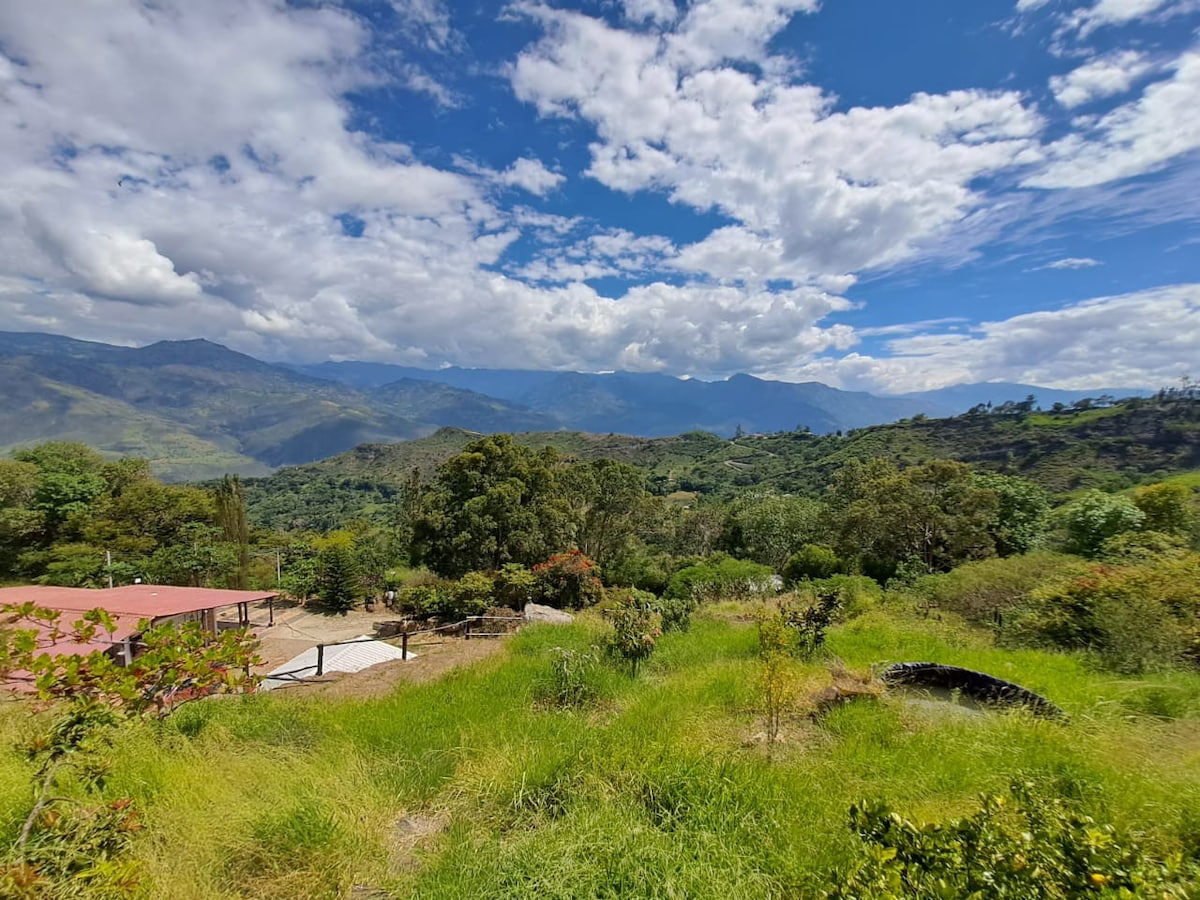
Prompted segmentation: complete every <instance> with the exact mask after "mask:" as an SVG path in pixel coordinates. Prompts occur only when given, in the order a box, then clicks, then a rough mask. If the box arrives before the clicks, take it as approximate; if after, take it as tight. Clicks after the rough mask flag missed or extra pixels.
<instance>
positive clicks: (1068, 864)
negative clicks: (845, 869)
mask: <svg viewBox="0 0 1200 900" xmlns="http://www.w3.org/2000/svg"><path fill="white" fill-rule="evenodd" d="M1010 795H1011V797H1010V798H1005V797H984V798H983V800H982V805H981V808H980V810H979V811H978V812H976V813H974V814H973V815H970V816H964V817H963V818H961V819H952V820H950V821H949V822H944V823H935V824H928V825H921V824H916V823H914V822H911V821H909V820H908V819H905V818H902V817H901V816H899V815H897V814H896V813H894V812H892V811H891V810H890V809H889V808H888V807H887V806H886V805H885V804H883V803H879V802H867V803H863V804H861V805H858V806H855V807H853V808H852V809H851V810H850V827H851V828H852V829H853V830H854V831H855V833H856V834H857V835H858V837H859V838H860V839H861V840H862V842H863V843H864V844H866V845H867V847H868V848H869V850H868V851H867V852H866V853H865V854H864V858H863V861H862V862H861V863H859V865H858V867H857V868H856V869H854V870H853V871H852V872H850V873H849V874H848V875H842V874H840V873H839V874H838V875H836V876H835V881H836V883H837V886H836V887H835V888H833V889H832V890H830V891H826V892H825V897H827V898H837V900H866V898H872V900H874V898H879V900H888V898H897V900H898V898H924V897H980V898H982V897H1012V898H1037V897H1045V898H1063V900H1075V898H1084V897H1095V896H1108V897H1114V898H1115V897H1164V898H1172V897H1178V898H1186V897H1188V896H1190V893H1189V889H1190V888H1192V887H1195V886H1196V885H1197V884H1198V879H1200V869H1198V868H1197V867H1196V865H1195V864H1194V863H1192V862H1185V861H1184V860H1183V858H1182V856H1181V855H1180V854H1175V855H1174V856H1172V857H1169V858H1167V859H1165V860H1157V859H1154V858H1153V857H1151V856H1150V855H1149V854H1148V853H1147V852H1146V851H1145V850H1144V849H1143V848H1142V847H1141V845H1140V844H1139V843H1138V842H1137V841H1136V840H1134V839H1133V838H1131V837H1129V836H1127V835H1122V834H1120V833H1119V832H1118V831H1117V829H1116V828H1114V827H1113V826H1112V825H1098V824H1097V823H1096V822H1094V821H1093V820H1092V819H1091V818H1089V817H1088V816H1085V815H1082V814H1081V813H1080V812H1079V811H1078V810H1076V809H1075V808H1074V807H1073V806H1071V805H1070V804H1069V803H1068V802H1067V801H1064V800H1058V799H1047V798H1045V797H1043V796H1040V795H1039V794H1038V793H1037V791H1036V790H1035V788H1034V786H1033V785H1031V784H1028V783H1016V784H1014V785H1013V786H1012V787H1011V789H1010Z"/></svg>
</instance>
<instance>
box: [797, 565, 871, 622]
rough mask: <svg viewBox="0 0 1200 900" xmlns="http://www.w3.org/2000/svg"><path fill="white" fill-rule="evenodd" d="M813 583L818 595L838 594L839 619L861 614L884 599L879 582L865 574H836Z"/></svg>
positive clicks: (851, 617)
mask: <svg viewBox="0 0 1200 900" xmlns="http://www.w3.org/2000/svg"><path fill="white" fill-rule="evenodd" d="M811 584H812V588H813V590H814V591H816V594H817V596H818V597H820V596H822V595H824V594H834V595H836V596H837V602H838V607H839V609H838V621H843V620H845V619H853V618H854V617H855V616H861V615H862V614H863V613H865V612H867V611H868V610H870V609H872V608H874V607H875V606H877V605H879V603H880V601H882V600H883V588H881V587H880V586H879V582H878V581H876V580H875V579H874V578H868V577H867V576H865V575H834V576H832V577H830V578H822V579H818V580H815V581H813V582H812V583H811Z"/></svg>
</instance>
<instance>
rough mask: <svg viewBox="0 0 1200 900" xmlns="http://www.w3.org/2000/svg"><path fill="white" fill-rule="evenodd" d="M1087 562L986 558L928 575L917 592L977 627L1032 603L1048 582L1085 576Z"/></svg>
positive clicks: (1054, 557) (1043, 555)
mask: <svg viewBox="0 0 1200 900" xmlns="http://www.w3.org/2000/svg"><path fill="white" fill-rule="evenodd" d="M1086 569H1087V563H1085V562H1083V561H1082V560H1080V559H1079V558H1078V557H1074V556H1068V555H1066V554H1063V553H1050V552H1048V551H1036V552H1034V553H1027V554H1025V555H1024V556H1008V557H1005V558H1003V559H982V560H979V561H977V562H969V563H964V564H963V565H961V566H959V567H957V568H956V569H952V570H951V571H949V572H945V573H943V574H939V575H926V576H925V577H924V578H920V579H918V580H917V582H916V583H915V584H914V585H913V587H912V590H913V593H914V594H915V595H916V596H917V597H918V598H919V599H921V600H923V601H925V602H926V603H929V604H933V605H936V606H938V607H940V608H942V609H947V610H950V611H951V612H955V613H958V614H959V615H961V616H963V617H964V618H966V619H967V620H969V621H971V622H975V623H976V624H981V623H985V622H986V623H991V622H994V621H996V619H997V617H1002V616H1004V615H1005V614H1007V613H1008V612H1009V611H1010V610H1012V609H1013V608H1014V607H1016V606H1019V605H1020V604H1022V603H1024V602H1025V601H1026V600H1028V598H1029V596H1030V594H1031V593H1032V592H1033V590H1034V589H1035V588H1037V587H1038V586H1040V585H1042V584H1044V583H1045V582H1046V581H1047V580H1048V579H1051V578H1054V577H1056V576H1057V577H1062V576H1064V575H1071V574H1077V573H1082V572H1084V571H1086Z"/></svg>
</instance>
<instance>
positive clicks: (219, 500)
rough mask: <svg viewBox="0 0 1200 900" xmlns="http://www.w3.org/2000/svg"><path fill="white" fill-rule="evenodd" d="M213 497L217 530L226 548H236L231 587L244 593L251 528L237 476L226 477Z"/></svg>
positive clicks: (243, 492) (248, 564)
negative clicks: (235, 567) (235, 563)
mask: <svg viewBox="0 0 1200 900" xmlns="http://www.w3.org/2000/svg"><path fill="white" fill-rule="evenodd" d="M213 493H214V495H215V497H216V506H217V510H216V512H217V516H216V521H217V527H218V528H220V529H221V535H222V537H223V538H224V539H225V542H226V543H227V544H232V545H233V546H234V547H236V548H237V561H238V564H237V569H236V570H235V574H234V577H233V585H232V586H233V587H235V588H237V589H238V590H243V591H244V590H245V589H246V583H247V578H248V576H249V571H250V525H249V523H248V522H247V520H246V493H245V491H243V490H242V481H241V479H240V478H238V476H236V475H226V476H225V477H224V478H222V479H221V483H220V484H218V485H217V488H216V490H215V491H214V492H213Z"/></svg>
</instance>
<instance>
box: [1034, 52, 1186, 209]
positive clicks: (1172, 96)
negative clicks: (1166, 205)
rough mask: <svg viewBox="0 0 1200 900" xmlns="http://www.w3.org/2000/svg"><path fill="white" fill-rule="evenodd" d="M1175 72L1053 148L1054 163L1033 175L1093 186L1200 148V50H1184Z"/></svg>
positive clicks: (1052, 184) (1054, 183)
mask: <svg viewBox="0 0 1200 900" xmlns="http://www.w3.org/2000/svg"><path fill="white" fill-rule="evenodd" d="M1168 71H1170V72H1171V75H1170V77H1168V78H1166V79H1164V80H1162V81H1157V82H1154V83H1153V84H1151V85H1149V86H1148V87H1147V88H1146V89H1145V91H1143V93H1142V95H1141V96H1140V97H1139V98H1138V99H1136V100H1133V101H1131V102H1129V103H1126V104H1124V105H1122V106H1118V107H1117V108H1116V109H1114V110H1112V111H1111V112H1108V113H1106V114H1104V115H1103V116H1101V117H1100V118H1099V119H1097V120H1095V122H1094V123H1092V124H1091V125H1090V127H1088V128H1086V130H1085V131H1083V132H1082V133H1081V132H1074V133H1071V134H1068V135H1067V136H1066V137H1064V138H1062V139H1061V140H1058V141H1055V142H1054V143H1053V144H1051V145H1049V147H1047V149H1046V152H1047V156H1048V158H1049V164H1048V165H1047V166H1046V167H1045V168H1044V169H1043V170H1042V171H1040V172H1038V173H1037V174H1035V175H1033V176H1032V177H1030V178H1029V179H1027V181H1026V184H1028V185H1029V186H1031V187H1041V188H1079V187H1089V186H1092V185H1097V184H1104V183H1105V182H1109V181H1115V180H1117V179H1120V178H1129V177H1131V176H1134V175H1141V174H1144V173H1146V172H1152V171H1155V170H1156V169H1159V168H1161V167H1163V166H1164V165H1166V164H1167V163H1168V162H1170V161H1171V160H1173V159H1176V158H1177V157H1180V156H1182V155H1183V154H1185V153H1188V152H1190V151H1192V150H1195V149H1196V148H1197V147H1200V118H1198V117H1197V116H1196V115H1195V112H1194V111H1195V109H1196V108H1197V106H1200V50H1196V49H1192V50H1189V51H1187V52H1185V53H1183V54H1182V55H1180V56H1179V57H1178V58H1177V59H1176V60H1175V61H1174V62H1173V63H1172V64H1171V65H1170V66H1169V67H1168Z"/></svg>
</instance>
